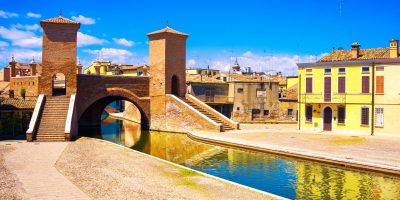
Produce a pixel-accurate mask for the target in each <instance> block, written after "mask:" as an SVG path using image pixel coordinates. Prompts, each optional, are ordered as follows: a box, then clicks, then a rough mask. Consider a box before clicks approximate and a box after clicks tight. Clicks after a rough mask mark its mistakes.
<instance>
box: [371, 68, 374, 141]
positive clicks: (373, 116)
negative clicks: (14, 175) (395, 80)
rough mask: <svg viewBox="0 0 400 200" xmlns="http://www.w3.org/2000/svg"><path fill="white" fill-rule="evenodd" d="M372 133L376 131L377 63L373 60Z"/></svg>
mask: <svg viewBox="0 0 400 200" xmlns="http://www.w3.org/2000/svg"><path fill="white" fill-rule="evenodd" d="M371 107H372V111H371V115H372V116H371V135H372V136H373V135H374V131H375V63H374V62H372V103H371Z"/></svg>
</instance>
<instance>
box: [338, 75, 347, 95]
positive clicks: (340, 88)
mask: <svg viewBox="0 0 400 200" xmlns="http://www.w3.org/2000/svg"><path fill="white" fill-rule="evenodd" d="M338 85H339V86H338V93H346V77H339V84H338Z"/></svg>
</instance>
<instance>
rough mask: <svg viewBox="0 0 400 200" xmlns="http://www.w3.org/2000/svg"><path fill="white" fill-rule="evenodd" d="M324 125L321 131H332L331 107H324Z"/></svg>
mask: <svg viewBox="0 0 400 200" xmlns="http://www.w3.org/2000/svg"><path fill="white" fill-rule="evenodd" d="M323 113H324V116H323V117H324V119H323V120H324V125H323V129H324V131H332V108H331V107H325V109H324V112H323Z"/></svg>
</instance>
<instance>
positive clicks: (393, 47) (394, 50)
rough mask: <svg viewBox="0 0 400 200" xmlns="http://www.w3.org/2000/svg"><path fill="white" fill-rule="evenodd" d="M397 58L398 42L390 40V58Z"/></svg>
mask: <svg viewBox="0 0 400 200" xmlns="http://www.w3.org/2000/svg"><path fill="white" fill-rule="evenodd" d="M398 57H399V40H396V39H391V40H390V58H398Z"/></svg>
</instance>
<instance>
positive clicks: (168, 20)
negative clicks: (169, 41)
mask: <svg viewBox="0 0 400 200" xmlns="http://www.w3.org/2000/svg"><path fill="white" fill-rule="evenodd" d="M167 27H168V28H169V20H168V19H167Z"/></svg>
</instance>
